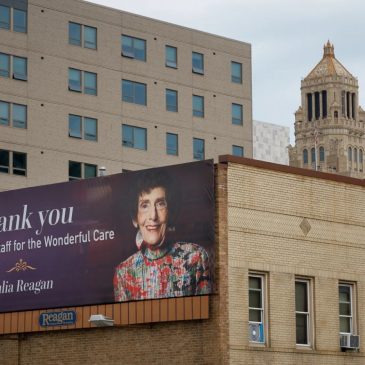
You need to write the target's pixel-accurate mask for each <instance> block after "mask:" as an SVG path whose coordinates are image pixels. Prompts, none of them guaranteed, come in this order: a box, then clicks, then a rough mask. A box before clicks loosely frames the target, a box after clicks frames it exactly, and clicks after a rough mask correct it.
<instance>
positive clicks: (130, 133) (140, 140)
mask: <svg viewBox="0 0 365 365" xmlns="http://www.w3.org/2000/svg"><path fill="white" fill-rule="evenodd" d="M122 145H123V146H124V147H130V148H136V149H138V150H147V129H146V128H140V127H134V126H132V125H127V124H123V125H122Z"/></svg>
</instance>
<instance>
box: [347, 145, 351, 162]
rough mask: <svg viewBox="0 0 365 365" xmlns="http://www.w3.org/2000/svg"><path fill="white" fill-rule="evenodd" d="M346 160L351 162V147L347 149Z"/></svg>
mask: <svg viewBox="0 0 365 365" xmlns="http://www.w3.org/2000/svg"><path fill="white" fill-rule="evenodd" d="M347 158H348V160H349V161H350V162H351V161H352V148H351V147H349V148H348V149H347Z"/></svg>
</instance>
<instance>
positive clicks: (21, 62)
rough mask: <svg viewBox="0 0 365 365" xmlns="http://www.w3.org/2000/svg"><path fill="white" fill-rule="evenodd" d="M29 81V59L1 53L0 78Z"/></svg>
mask: <svg viewBox="0 0 365 365" xmlns="http://www.w3.org/2000/svg"><path fill="white" fill-rule="evenodd" d="M10 75H12V77H13V79H15V80H22V81H27V59H26V58H24V57H18V56H12V55H8V54H6V53H0V76H3V77H10Z"/></svg>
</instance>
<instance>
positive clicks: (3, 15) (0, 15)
mask: <svg viewBox="0 0 365 365" xmlns="http://www.w3.org/2000/svg"><path fill="white" fill-rule="evenodd" d="M0 29H10V8H9V7H8V6H4V5H0Z"/></svg>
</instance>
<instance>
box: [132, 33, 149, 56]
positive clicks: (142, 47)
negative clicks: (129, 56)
mask: <svg viewBox="0 0 365 365" xmlns="http://www.w3.org/2000/svg"><path fill="white" fill-rule="evenodd" d="M133 45H134V58H136V59H137V60H140V61H145V60H146V41H145V40H143V39H137V38H134V42H133Z"/></svg>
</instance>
